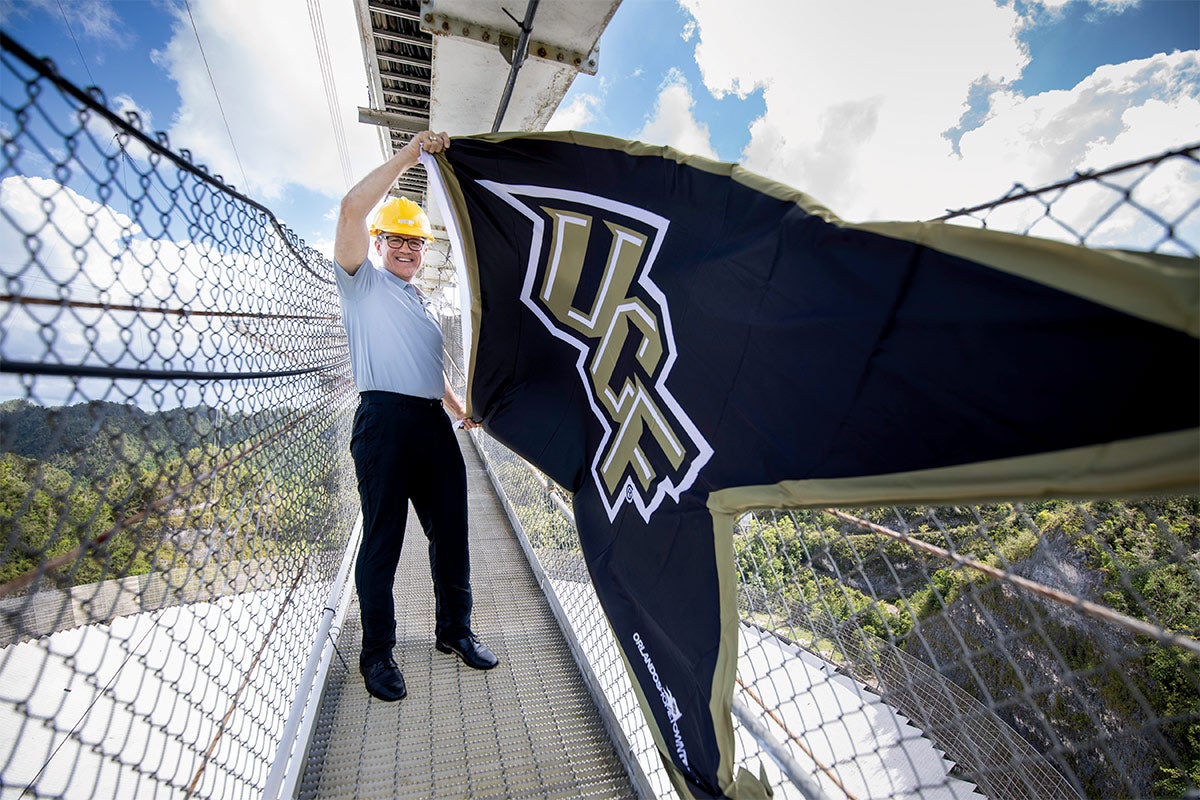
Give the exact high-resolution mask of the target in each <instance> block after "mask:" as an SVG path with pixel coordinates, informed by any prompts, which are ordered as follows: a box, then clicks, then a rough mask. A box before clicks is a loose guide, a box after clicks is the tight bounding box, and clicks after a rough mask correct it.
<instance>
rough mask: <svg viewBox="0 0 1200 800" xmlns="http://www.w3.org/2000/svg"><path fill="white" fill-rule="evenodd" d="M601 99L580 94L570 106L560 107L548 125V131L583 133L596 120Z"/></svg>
mask: <svg viewBox="0 0 1200 800" xmlns="http://www.w3.org/2000/svg"><path fill="white" fill-rule="evenodd" d="M599 105H600V98H599V97H597V96H596V95H592V94H579V95H576V96H575V99H574V100H572V101H571V102H570V103H569V104H567V105H565V106H559V107H558V108H556V109H555V110H554V115H553V116H552V117H550V121H549V122H548V123H546V128H545V129H546V130H548V131H581V130H584V129H586V128H587V126H588V124H589V123H591V122H592V121H593V120H595V119H596V108H597V107H598V106H599Z"/></svg>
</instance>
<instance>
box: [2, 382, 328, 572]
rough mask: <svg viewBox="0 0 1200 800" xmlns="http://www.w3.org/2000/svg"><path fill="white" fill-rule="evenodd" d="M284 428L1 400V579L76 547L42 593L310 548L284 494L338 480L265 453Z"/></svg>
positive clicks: (270, 418)
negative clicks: (299, 535)
mask: <svg viewBox="0 0 1200 800" xmlns="http://www.w3.org/2000/svg"><path fill="white" fill-rule="evenodd" d="M282 423H283V420H282V419H281V418H279V415H278V414H273V415H259V416H258V417H249V416H240V415H238V416H235V415H227V414H224V413H222V412H220V411H218V410H216V409H213V408H207V407H195V408H180V409H173V410H169V411H162V412H157V413H148V412H146V411H143V410H142V409H140V408H137V407H135V406H128V405H122V404H117V403H107V402H91V403H82V404H78V405H74V406H69V407H61V408H43V407H41V406H38V405H35V404H32V403H29V402H27V401H24V400H10V401H7V402H5V403H3V404H0V531H2V532H3V533H2V535H0V541H2V544H3V550H2V552H0V584H4V583H7V582H9V581H12V580H14V579H15V578H18V577H20V576H23V575H27V574H28V573H30V572H31V571H32V570H35V569H36V568H37V567H38V564H39V563H44V562H46V561H48V560H50V559H53V558H55V557H59V556H62V555H64V554H71V553H73V552H74V551H76V550H80V551H81V553H82V555H81V557H80V558H78V559H70V561H69V563H67V564H65V565H64V566H63V567H62V568H61V569H57V570H53V571H51V572H49V573H48V574H46V575H45V577H44V579H43V580H44V583H42V584H41V586H42V587H43V588H50V587H59V588H65V587H69V586H74V585H79V584H83V583H90V582H93V581H97V580H100V579H104V578H121V577H126V576H129V575H140V574H144V573H146V572H149V571H152V570H155V571H161V570H164V569H170V568H171V567H174V566H180V565H183V564H186V563H190V562H194V561H196V559H197V558H202V559H206V560H214V559H215V560H221V561H227V560H233V559H245V558H250V557H255V556H260V555H262V554H263V553H264V551H266V550H270V551H273V550H275V549H277V548H279V547H281V546H282V547H300V546H303V543H302V542H297V541H294V540H293V539H294V537H290V536H289V533H288V532H289V531H290V530H301V529H303V528H301V527H297V526H294V525H291V524H289V523H290V522H294V521H291V520H289V519H288V518H287V515H288V514H290V513H305V512H303V511H294V510H292V509H303V508H306V507H307V506H306V505H305V504H301V503H293V504H289V503H288V502H287V499H288V497H289V494H288V493H289V492H290V493H292V494H293V495H294V494H296V493H298V492H304V493H311V492H314V491H316V492H332V491H334V486H333V485H332V482H333V477H332V476H327V475H326V476H313V475H310V474H307V473H305V472H303V471H302V467H301V466H300V462H298V461H297V460H296V459H294V458H290V457H289V456H288V454H287V453H286V452H284V450H285V448H281V447H279V446H275V447H264V446H262V443H263V442H264V441H266V440H267V436H266V435H264V432H269V431H271V430H272V429H276V428H278V427H280V425H281V424H282ZM318 505H319V504H318ZM328 505H330V506H331V507H332V505H333V504H328ZM309 524H311V521H309Z"/></svg>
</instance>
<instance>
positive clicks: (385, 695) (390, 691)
mask: <svg viewBox="0 0 1200 800" xmlns="http://www.w3.org/2000/svg"><path fill="white" fill-rule="evenodd" d="M359 671H360V672H362V675H363V680H364V681H365V682H366V684H367V692H368V693H369V694H370V695H371V696H372V697H378V698H379V699H380V700H386V701H387V702H389V703H391V702H393V701H396V700H403V699H404V696H405V695H407V694H408V689H407V688H406V687H405V685H404V675H403V674H401V672H400V668H399V667H397V666H396V662H395V661H394V660H393V659H391V658H385V659H381V660H379V661H374V662H372V663H370V664H368V665H367V666H365V667H359Z"/></svg>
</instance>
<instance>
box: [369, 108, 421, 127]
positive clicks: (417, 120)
mask: <svg viewBox="0 0 1200 800" xmlns="http://www.w3.org/2000/svg"><path fill="white" fill-rule="evenodd" d="M358 121H359V122H362V123H365V124H367V125H378V126H380V127H382V128H392V129H395V130H400V131H407V132H409V133H420V132H421V131H423V130H427V129H428V128H429V116H428V115H426V116H424V117H419V116H415V115H411V114H401V113H399V112H396V111H376V110H375V109H372V108H363V107H362V106H359V107H358Z"/></svg>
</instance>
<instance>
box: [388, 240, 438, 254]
mask: <svg viewBox="0 0 1200 800" xmlns="http://www.w3.org/2000/svg"><path fill="white" fill-rule="evenodd" d="M379 238H380V239H383V241H385V242H387V246H388V247H390V248H392V249H393V250H399V249H401V248H403V247H407V248H408V249H409V250H411V251H412V252H414V253H420V252H422V251H424V250H425V245H426V244H428V242H426V241H425V240H424V239H410V238H408V237H407V236H380V237H379Z"/></svg>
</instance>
